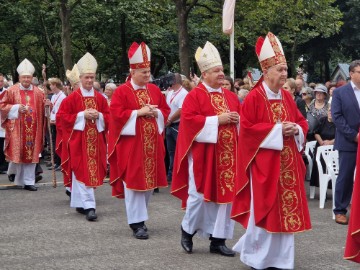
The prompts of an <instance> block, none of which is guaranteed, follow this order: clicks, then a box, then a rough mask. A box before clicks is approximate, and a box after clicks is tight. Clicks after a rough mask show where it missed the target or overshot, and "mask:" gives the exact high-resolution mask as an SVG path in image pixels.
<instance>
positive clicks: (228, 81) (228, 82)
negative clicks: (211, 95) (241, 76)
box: [222, 76, 237, 94]
mask: <svg viewBox="0 0 360 270" xmlns="http://www.w3.org/2000/svg"><path fill="white" fill-rule="evenodd" d="M222 87H224V88H225V89H227V90H230V91H231V92H234V93H235V94H237V93H236V91H235V87H234V81H233V79H232V78H231V77H230V76H225V78H224V82H223V85H222Z"/></svg>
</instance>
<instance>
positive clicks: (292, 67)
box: [288, 41, 297, 78]
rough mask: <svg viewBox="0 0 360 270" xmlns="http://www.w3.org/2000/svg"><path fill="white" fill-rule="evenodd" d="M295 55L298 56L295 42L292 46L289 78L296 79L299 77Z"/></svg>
mask: <svg viewBox="0 0 360 270" xmlns="http://www.w3.org/2000/svg"><path fill="white" fill-rule="evenodd" d="M295 54H296V42H295V41H294V44H293V45H292V46H291V53H290V65H289V72H288V77H289V78H295V77H296V75H297V74H296V66H295Z"/></svg>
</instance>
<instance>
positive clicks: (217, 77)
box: [202, 66, 225, 88]
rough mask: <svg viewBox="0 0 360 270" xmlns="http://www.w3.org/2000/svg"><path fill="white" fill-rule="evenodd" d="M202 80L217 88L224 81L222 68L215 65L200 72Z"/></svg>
mask: <svg viewBox="0 0 360 270" xmlns="http://www.w3.org/2000/svg"><path fill="white" fill-rule="evenodd" d="M202 76H203V80H204V82H205V83H206V84H207V85H209V86H210V87H212V88H219V87H221V86H222V85H223V83H224V78H225V75H224V68H223V66H217V67H213V68H210V69H209V70H207V71H205V72H203V73H202Z"/></svg>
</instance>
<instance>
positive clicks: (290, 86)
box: [283, 78, 306, 118]
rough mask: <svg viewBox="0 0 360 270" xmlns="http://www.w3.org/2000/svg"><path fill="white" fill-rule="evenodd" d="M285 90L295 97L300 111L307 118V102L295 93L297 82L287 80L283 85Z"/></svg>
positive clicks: (290, 79)
mask: <svg viewBox="0 0 360 270" xmlns="http://www.w3.org/2000/svg"><path fill="white" fill-rule="evenodd" d="M283 88H284V89H285V90H286V91H288V92H289V93H290V94H291V95H292V96H293V99H294V101H295V103H296V106H297V108H298V110H299V111H300V112H301V114H302V115H303V116H304V117H305V118H306V110H305V101H304V100H303V99H302V98H301V97H299V96H295V92H296V84H295V80H294V79H293V78H289V79H287V80H286V83H285V84H284V85H283Z"/></svg>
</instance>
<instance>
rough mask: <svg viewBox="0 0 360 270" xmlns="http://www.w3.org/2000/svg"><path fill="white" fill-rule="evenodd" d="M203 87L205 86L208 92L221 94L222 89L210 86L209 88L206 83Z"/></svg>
mask: <svg viewBox="0 0 360 270" xmlns="http://www.w3.org/2000/svg"><path fill="white" fill-rule="evenodd" d="M203 85H204V86H205V88H206V90H208V91H209V92H210V93H212V92H216V93H221V87H219V88H217V89H216V88H212V87H210V86H208V85H207V84H206V83H204V82H203Z"/></svg>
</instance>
